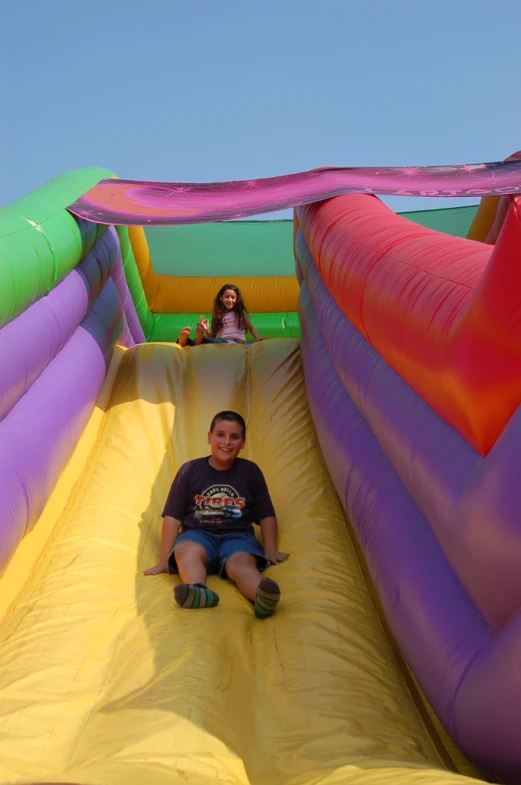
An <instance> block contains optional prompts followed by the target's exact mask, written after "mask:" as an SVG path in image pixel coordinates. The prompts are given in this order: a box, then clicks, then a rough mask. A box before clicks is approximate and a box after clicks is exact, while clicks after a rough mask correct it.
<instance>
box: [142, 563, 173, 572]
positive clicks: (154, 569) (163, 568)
mask: <svg viewBox="0 0 521 785" xmlns="http://www.w3.org/2000/svg"><path fill="white" fill-rule="evenodd" d="M162 572H168V564H167V563H166V561H160V562H159V564H156V565H155V566H154V567H149V568H148V570H143V573H144V574H145V575H160V574H161V573H162Z"/></svg>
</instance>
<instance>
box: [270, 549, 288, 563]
mask: <svg viewBox="0 0 521 785" xmlns="http://www.w3.org/2000/svg"><path fill="white" fill-rule="evenodd" d="M264 553H265V555H266V558H267V560H268V562H269V563H270V564H281V562H283V561H286V559H289V553H281V551H275V550H273V549H272V548H268V549H267V550H265V551H264Z"/></svg>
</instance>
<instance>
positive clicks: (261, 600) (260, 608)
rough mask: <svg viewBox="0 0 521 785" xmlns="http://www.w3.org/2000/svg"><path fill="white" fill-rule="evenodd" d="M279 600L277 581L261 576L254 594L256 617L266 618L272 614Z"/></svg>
mask: <svg viewBox="0 0 521 785" xmlns="http://www.w3.org/2000/svg"><path fill="white" fill-rule="evenodd" d="M279 600H280V589H279V585H278V583H275V581H272V580H271V578H262V579H261V582H260V583H259V587H258V589H257V593H256V595H255V616H256V617H257V618H258V619H267V618H268V616H272V614H273V612H274V610H275V608H276V607H277V603H278V601H279Z"/></svg>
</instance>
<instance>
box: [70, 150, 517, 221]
mask: <svg viewBox="0 0 521 785" xmlns="http://www.w3.org/2000/svg"><path fill="white" fill-rule="evenodd" d="M346 193H374V194H382V195H384V194H393V195H396V196H438V197H450V196H452V197H454V196H459V197H462V196H468V197H474V198H476V197H481V196H487V195H494V194H496V195H503V194H518V193H521V160H511V159H510V160H507V161H501V162H495V163H483V164H465V165H456V166H403V167H390V166H382V167H323V168H320V169H313V170H311V171H309V172H299V173H298V174H286V175H280V176H278V177H266V178H264V179H259V180H231V181H229V182H222V183H163V182H152V181H148V180H119V179H108V180H101V182H100V183H98V185H96V186H94V188H91V189H90V191H87V193H86V194H83V196H81V197H80V198H79V199H78V200H77V201H76V202H75V203H74V204H73V205H71V206H70V207H69V210H70V211H71V212H72V213H74V215H78V216H80V217H81V218H85V219H87V220H89V221H95V222H97V223H104V224H127V225H131V224H137V225H143V224H145V225H146V224H150V225H161V224H189V223H204V222H206V221H222V220H228V219H231V218H244V217H245V216H248V215H256V214H259V213H266V212H270V211H273V210H282V209H285V208H287V207H296V206H299V205H303V204H308V203H309V202H316V201H320V200H322V199H328V198H329V197H331V196H338V195H339V194H346Z"/></svg>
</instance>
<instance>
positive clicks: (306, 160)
mask: <svg viewBox="0 0 521 785" xmlns="http://www.w3.org/2000/svg"><path fill="white" fill-rule="evenodd" d="M0 9H2V10H1V16H0V90H1V104H0V133H1V137H0V156H1V157H0V168H1V177H0V205H1V204H6V203H8V202H10V201H12V200H14V199H16V198H18V197H20V196H23V195H24V194H25V193H28V192H29V191H30V190H32V189H33V188H36V187H38V186H39V185H41V184H42V183H43V182H45V181H46V180H48V179H49V178H51V177H53V176H54V175H56V174H59V173H61V172H63V171H65V170H67V169H73V168H76V167H81V166H86V165H99V166H105V167H107V168H109V169H111V170H112V171H113V172H114V173H115V174H117V175H119V176H121V177H129V178H138V179H151V180H178V181H179V180H182V181H186V180H192V181H194V180H195V181H215V180H230V179H251V178H256V177H266V176H270V175H276V174H283V173H286V172H295V171H301V170H305V169H310V168H312V167H315V166H324V165H328V164H333V165H346V166H359V165H360V166H361V165H390V166H392V165H397V166H401V165H422V164H450V163H474V162H479V161H493V160H500V159H502V158H504V157H506V156H507V155H509V154H510V153H512V152H514V151H515V150H518V149H520V148H521V98H520V82H521V47H520V45H519V30H520V25H521V1H520V0H495V2H491V0H488V1H487V2H485V0H434V1H433V2H428V1H427V0H263V1H261V2H255V1H254V0H251V1H250V0H184V2H179V1H178V0H146V2H142V1H141V2H136V0H127V1H126V2H123V0H88V2H74V0H45V1H44V0H42V1H41V2H39V1H38V0H27V2H21V3H15V2H14V0H3V3H2V2H0ZM387 201H388V203H389V204H391V206H392V207H393V208H394V209H395V210H407V209H422V208H428V207H430V208H432V207H441V206H449V205H450V204H460V203H465V204H468V203H469V202H468V201H464V200H463V202H462V201H461V200H460V201H459V202H458V201H457V200H450V201H449V200H438V199H411V198H398V197H395V198H391V199H388V200H387ZM287 215H288V211H286V213H284V216H287ZM271 217H281V214H280V213H279V214H277V215H275V214H273V215H272V216H271Z"/></svg>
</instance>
